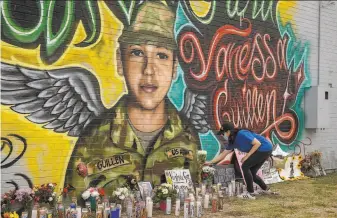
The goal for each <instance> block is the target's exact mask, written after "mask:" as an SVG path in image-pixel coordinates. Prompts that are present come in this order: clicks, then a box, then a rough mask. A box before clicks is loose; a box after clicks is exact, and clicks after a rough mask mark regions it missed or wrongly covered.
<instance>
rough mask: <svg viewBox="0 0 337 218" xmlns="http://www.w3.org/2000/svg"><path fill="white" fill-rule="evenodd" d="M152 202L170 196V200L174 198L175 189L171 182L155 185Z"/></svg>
mask: <svg viewBox="0 0 337 218" xmlns="http://www.w3.org/2000/svg"><path fill="white" fill-rule="evenodd" d="M154 193H155V194H154V199H153V202H154V203H158V202H160V201H164V200H166V198H168V197H170V198H171V199H172V200H173V199H175V198H176V195H177V191H176V190H175V189H173V187H172V185H171V184H168V183H163V184H161V185H160V186H157V187H156V188H155V190H154Z"/></svg>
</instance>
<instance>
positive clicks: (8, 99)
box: [1, 63, 106, 136]
mask: <svg viewBox="0 0 337 218" xmlns="http://www.w3.org/2000/svg"><path fill="white" fill-rule="evenodd" d="M99 90H100V88H99V84H98V81H97V79H96V77H95V76H94V75H93V74H92V73H91V72H89V71H88V70H86V69H83V68H79V67H71V68H63V69H56V70H37V69H31V68H25V67H20V66H17V65H10V64H5V63H1V104H3V105H12V106H11V109H12V110H13V111H16V112H18V113H20V114H29V115H27V116H26V118H27V119H28V120H30V121H32V122H34V123H38V124H45V125H44V126H43V127H44V128H47V129H53V130H54V131H55V132H61V133H64V132H68V135H69V136H79V135H80V133H81V131H82V130H83V129H84V128H85V127H86V126H87V125H88V124H89V123H90V121H92V120H93V119H94V118H95V117H98V116H99V115H100V114H102V113H103V112H104V111H105V110H106V108H105V107H104V106H103V104H102V101H101V99H100V91H99Z"/></svg>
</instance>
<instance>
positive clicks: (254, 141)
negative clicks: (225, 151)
mask: <svg viewBox="0 0 337 218" xmlns="http://www.w3.org/2000/svg"><path fill="white" fill-rule="evenodd" d="M252 145H253V147H252V148H251V149H250V151H249V152H248V153H247V154H246V157H247V158H246V159H248V158H249V157H250V156H251V155H252V154H254V152H255V151H257V149H259V147H260V146H261V142H260V141H259V140H257V139H256V138H254V139H253V141H252Z"/></svg>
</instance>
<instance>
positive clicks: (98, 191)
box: [82, 187, 105, 201]
mask: <svg viewBox="0 0 337 218" xmlns="http://www.w3.org/2000/svg"><path fill="white" fill-rule="evenodd" d="M104 195H105V191H104V189H103V188H95V187H90V188H88V189H87V190H85V191H84V192H83V193H82V198H83V200H85V201H86V200H88V199H89V198H90V197H92V198H94V199H98V198H100V197H103V196H104Z"/></svg>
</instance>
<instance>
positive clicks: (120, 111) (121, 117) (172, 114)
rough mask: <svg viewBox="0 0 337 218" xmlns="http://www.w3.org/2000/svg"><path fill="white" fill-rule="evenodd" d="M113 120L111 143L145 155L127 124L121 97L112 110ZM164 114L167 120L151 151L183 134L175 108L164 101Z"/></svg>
mask: <svg viewBox="0 0 337 218" xmlns="http://www.w3.org/2000/svg"><path fill="white" fill-rule="evenodd" d="M114 112H115V115H116V116H115V119H113V120H112V123H111V131H110V136H111V139H112V141H113V143H114V144H115V145H116V146H118V147H123V148H125V149H128V150H133V151H134V150H137V152H138V153H139V154H142V155H145V152H144V149H143V147H142V145H141V143H140V141H139V139H138V137H137V135H136V134H135V133H134V131H133V129H132V127H131V125H130V124H129V122H128V116H127V109H126V98H125V97H123V98H121V99H120V101H119V102H118V103H117V105H116V106H115V109H114ZM166 113H167V114H168V120H167V123H166V124H165V126H164V128H163V130H162V131H161V132H160V133H159V137H158V139H157V140H156V142H155V144H154V145H153V146H154V147H153V150H154V149H156V148H158V147H159V146H160V145H162V144H164V143H165V142H167V141H170V140H172V139H173V138H175V137H176V136H177V135H179V134H180V133H181V132H183V127H182V121H181V119H180V117H179V115H178V112H177V110H176V108H175V107H174V106H173V105H172V104H171V103H170V102H169V100H168V99H166Z"/></svg>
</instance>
